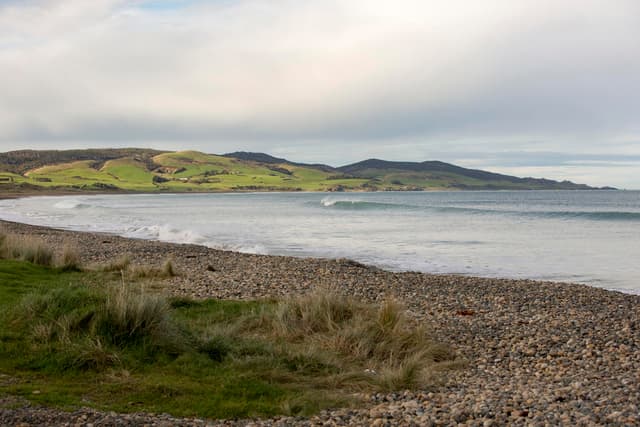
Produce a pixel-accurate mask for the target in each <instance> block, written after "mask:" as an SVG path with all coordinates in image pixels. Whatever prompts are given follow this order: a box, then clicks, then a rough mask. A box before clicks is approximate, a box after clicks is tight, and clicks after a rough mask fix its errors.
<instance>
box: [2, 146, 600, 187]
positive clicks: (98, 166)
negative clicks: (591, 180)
mask: <svg viewBox="0 0 640 427" xmlns="http://www.w3.org/2000/svg"><path fill="white" fill-rule="evenodd" d="M588 188H589V187H587V186H584V185H578V184H573V183H571V182H568V181H564V182H556V181H551V180H545V179H534V178H517V177H513V176H508V175H501V174H495V173H491V172H485V171H480V170H473V169H465V168H461V167H458V166H454V165H450V164H447V163H442V162H423V163H414V162H386V161H382V160H375V159H371V160H366V161H363V162H359V163H355V164H352V165H347V166H343V167H340V168H333V167H330V166H327V165H321V164H313V165H309V164H303V163H295V162H290V161H288V160H286V159H281V158H276V157H272V156H269V155H267V154H262V153H246V152H237V153H231V154H227V155H224V156H218V155H211V154H204V153H200V152H196V151H182V152H161V151H154V150H144V149H108V150H70V151H30V150H25V151H13V152H8V153H0V191H2V190H4V191H6V192H9V191H11V192H16V193H19V192H21V191H23V192H24V191H36V190H38V189H40V190H49V191H52V190H58V191H94V192H95V191H99V192H104V191H139V192H156V191H158V192H159V191H165V192H184V191H203V192H209V191H270V190H278V191H301V190H304V191H375V190H430V189H470V190H473V189H588Z"/></svg>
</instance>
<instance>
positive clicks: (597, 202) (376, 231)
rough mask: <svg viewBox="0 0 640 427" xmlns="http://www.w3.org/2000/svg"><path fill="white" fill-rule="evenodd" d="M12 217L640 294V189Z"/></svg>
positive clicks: (51, 209) (415, 195)
mask: <svg viewBox="0 0 640 427" xmlns="http://www.w3.org/2000/svg"><path fill="white" fill-rule="evenodd" d="M0 218H2V219H6V220H10V221H18V222H24V223H29V224H36V225H44V226H51V227H56V228H63V229H70V230H81V231H93V232H107V233H114V234H118V235H122V236H127V237H134V238H141V239H153V240H162V241H167V242H179V243H196V244H201V245H206V246H209V247H212V248H219V249H226V250H234V251H240V252H251V253H259V254H271V255H291V256H299V257H326V258H350V259H353V260H356V261H359V262H362V263H365V264H371V265H375V266H378V267H381V268H384V269H388V270H393V271H422V272H429V273H455V274H465V275H474V276H483V277H505V278H527V279H540V280H553V281H565V282H575V283H585V284H588V285H592V286H597V287H602V288H607V289H614V290H620V291H623V292H629V293H640V191H481V192H479V191H473V192H464V191H456V192H379V193H230V194H141V195H97V196H82V195H77V196H56V197H48V196H47V197H28V198H23V199H14V200H0Z"/></svg>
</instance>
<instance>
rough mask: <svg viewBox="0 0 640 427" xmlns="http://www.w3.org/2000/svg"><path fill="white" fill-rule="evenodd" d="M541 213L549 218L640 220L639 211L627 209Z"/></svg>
mask: <svg viewBox="0 0 640 427" xmlns="http://www.w3.org/2000/svg"><path fill="white" fill-rule="evenodd" d="M541 215H542V216H545V217H549V218H564V219H572V218H576V219H588V220H593V221H640V212H629V211H566V212H559V211H555V212H554V211H552V212H541Z"/></svg>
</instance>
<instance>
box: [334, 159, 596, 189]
mask: <svg viewBox="0 0 640 427" xmlns="http://www.w3.org/2000/svg"><path fill="white" fill-rule="evenodd" d="M337 169H338V170H339V171H340V172H343V173H345V174H348V175H350V176H354V177H360V178H369V179H379V180H383V179H384V178H385V177H386V176H388V175H392V174H393V175H394V176H400V177H401V176H402V175H403V174H404V175H410V176H413V177H415V176H417V175H419V176H423V177H424V178H429V177H430V178H434V179H452V178H456V177H463V178H467V179H469V180H471V181H469V182H453V181H459V180H456V179H452V184H451V186H452V187H455V188H460V189H467V188H468V189H471V188H474V189H482V188H484V189H509V188H514V189H518V188H521V189H570V190H574V189H576V190H577V189H585V190H586V189H591V188H592V187H589V186H588V185H584V184H574V183H573V182H571V181H562V182H558V181H553V180H549V179H544V178H518V177H515V176H510V175H503V174H499V173H493V172H487V171H483V170H479V169H466V168H463V167H460V166H456V165H452V164H450V163H445V162H440V161H425V162H421V163H418V162H393V161H386V160H379V159H368V160H363V161H361V162H358V163H353V164H350V165H346V166H342V167H339V168H337ZM512 186H513V187H512Z"/></svg>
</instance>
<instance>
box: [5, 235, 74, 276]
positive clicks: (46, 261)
mask: <svg viewBox="0 0 640 427" xmlns="http://www.w3.org/2000/svg"><path fill="white" fill-rule="evenodd" d="M0 259H13V260H20V261H28V262H31V263H33V264H36V265H41V266H44V267H55V268H60V269H63V270H67V271H74V270H75V271H79V270H80V255H79V254H78V251H77V250H76V249H75V248H73V247H72V246H71V245H69V244H65V245H64V246H63V248H62V251H61V252H60V253H59V254H56V251H55V250H54V248H52V247H51V246H50V245H49V244H47V243H46V242H45V241H43V240H42V239H39V238H37V237H34V236H22V235H16V234H4V233H0Z"/></svg>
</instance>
